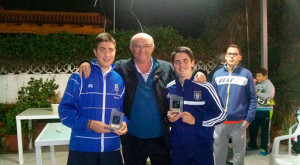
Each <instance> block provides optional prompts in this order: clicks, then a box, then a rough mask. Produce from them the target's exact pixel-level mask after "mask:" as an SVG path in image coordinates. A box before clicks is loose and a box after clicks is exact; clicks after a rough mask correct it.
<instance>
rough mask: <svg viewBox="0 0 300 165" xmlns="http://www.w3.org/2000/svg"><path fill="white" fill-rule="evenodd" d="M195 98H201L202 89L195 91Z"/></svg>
mask: <svg viewBox="0 0 300 165" xmlns="http://www.w3.org/2000/svg"><path fill="white" fill-rule="evenodd" d="M194 99H195V100H200V99H201V91H194Z"/></svg>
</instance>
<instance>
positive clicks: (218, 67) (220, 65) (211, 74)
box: [207, 53, 226, 82]
mask: <svg viewBox="0 0 300 165" xmlns="http://www.w3.org/2000/svg"><path fill="white" fill-rule="evenodd" d="M218 62H219V63H218V65H216V67H215V68H214V69H213V70H212V71H210V72H209V74H208V76H207V81H208V82H212V78H213V76H214V73H215V72H216V71H217V70H219V69H221V68H222V67H223V65H224V64H225V63H226V60H225V53H221V54H220V55H219V57H218Z"/></svg>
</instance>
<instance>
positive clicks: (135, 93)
mask: <svg viewBox="0 0 300 165" xmlns="http://www.w3.org/2000/svg"><path fill="white" fill-rule="evenodd" d="M129 48H130V50H131V52H132V54H133V57H132V58H130V59H126V60H120V61H117V62H116V63H115V65H116V67H115V71H116V72H117V73H119V74H120V75H121V77H122V78H123V80H124V82H125V96H124V104H123V111H124V114H125V116H126V117H127V118H128V119H129V124H128V133H127V134H126V135H124V136H121V144H122V150H123V157H124V161H125V164H126V165H146V160H147V158H148V157H149V158H150V161H151V164H152V165H161V164H163V165H168V164H171V161H170V149H169V146H168V143H167V142H168V136H169V131H170V128H169V123H168V122H167V119H166V116H167V110H168V108H167V107H168V105H167V96H166V91H165V88H166V85H167V84H168V83H169V82H170V81H172V80H174V79H175V72H174V71H173V69H172V66H171V64H170V63H168V62H166V61H162V60H156V59H155V58H154V57H152V52H153V51H154V48H155V46H154V40H153V38H152V37H151V36H150V35H148V34H146V33H138V34H135V35H134V36H133V37H132V38H131V40H130V47H129ZM82 65H85V66H86V65H87V66H88V67H90V66H89V64H88V63H87V64H81V66H80V67H84V66H82ZM82 70H84V69H83V68H82ZM87 70H89V69H87ZM89 72H90V71H89ZM84 75H85V76H88V75H89V73H88V72H87V73H85V72H84ZM197 75H198V76H195V77H200V78H199V79H200V80H202V79H205V80H206V78H205V77H204V78H203V76H202V77H201V76H199V75H201V73H199V74H197ZM202 75H203V74H202ZM200 82H201V81H200Z"/></svg>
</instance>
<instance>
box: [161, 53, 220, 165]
mask: <svg viewBox="0 0 300 165" xmlns="http://www.w3.org/2000/svg"><path fill="white" fill-rule="evenodd" d="M172 63H173V68H174V70H175V71H176V74H177V76H178V78H177V79H176V80H173V81H172V82H170V83H169V84H168V85H167V95H168V98H169V100H171V101H172V98H171V97H173V96H174V95H176V97H177V96H179V97H182V98H183V102H182V103H183V112H180V113H179V114H175V113H171V112H170V111H168V120H169V121H170V122H171V123H172V129H171V135H170V146H171V161H172V165H214V156H213V142H214V138H213V131H214V126H215V125H217V124H219V123H221V122H223V121H224V120H225V118H226V112H225V111H224V108H223V106H222V103H221V100H220V99H219V96H218V94H217V93H216V91H215V89H214V88H213V86H212V85H211V84H209V83H206V84H198V83H194V82H193V81H192V80H193V79H192V67H193V66H194V57H193V52H192V51H191V50H190V49H189V48H187V47H179V48H177V49H176V50H175V51H174V52H173V53H172Z"/></svg>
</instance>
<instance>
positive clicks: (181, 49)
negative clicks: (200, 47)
mask: <svg viewBox="0 0 300 165" xmlns="http://www.w3.org/2000/svg"><path fill="white" fill-rule="evenodd" d="M177 53H185V54H187V55H188V56H189V58H190V60H191V61H193V60H194V55H193V51H192V50H191V49H190V48H188V47H185V46H181V47H178V48H177V49H175V51H174V52H173V53H172V54H171V58H172V63H174V59H175V55H176V54H177Z"/></svg>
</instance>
